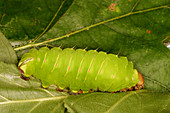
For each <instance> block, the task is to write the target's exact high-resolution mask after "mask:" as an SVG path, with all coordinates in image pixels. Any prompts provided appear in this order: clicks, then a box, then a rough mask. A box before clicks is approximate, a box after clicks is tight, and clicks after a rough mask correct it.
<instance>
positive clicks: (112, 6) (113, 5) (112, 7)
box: [109, 3, 117, 11]
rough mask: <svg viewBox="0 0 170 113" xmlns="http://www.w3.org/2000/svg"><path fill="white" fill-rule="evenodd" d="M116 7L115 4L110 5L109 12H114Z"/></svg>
mask: <svg viewBox="0 0 170 113" xmlns="http://www.w3.org/2000/svg"><path fill="white" fill-rule="evenodd" d="M116 5H117V4H116V3H112V4H110V6H109V9H110V11H114V10H115V6H116Z"/></svg>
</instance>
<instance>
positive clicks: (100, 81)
mask: <svg viewBox="0 0 170 113" xmlns="http://www.w3.org/2000/svg"><path fill="white" fill-rule="evenodd" d="M18 68H19V70H20V71H21V73H22V76H24V77H30V76H31V75H33V76H34V77H35V78H37V79H40V80H41V82H42V87H44V88H47V87H49V86H50V85H51V84H55V85H57V86H58V87H59V88H60V89H65V88H68V87H69V89H70V91H71V92H79V91H82V92H88V91H89V90H94V91H97V90H100V91H107V92H116V91H120V90H121V89H125V88H126V89H130V88H134V87H136V88H138V89H141V88H143V80H142V81H141V80H140V78H141V76H139V75H140V74H138V72H137V70H136V69H133V64H132V62H131V61H129V62H128V60H127V58H126V57H120V58H119V57H118V56H117V55H114V54H107V53H105V52H97V51H95V50H89V51H86V50H83V49H77V50H74V49H72V48H66V49H64V50H62V49H61V48H59V47H54V48H52V49H49V48H47V47H42V48H41V49H39V50H37V49H35V48H33V49H31V50H30V51H29V52H28V53H26V54H24V55H23V56H22V58H21V60H20V62H19V65H18Z"/></svg>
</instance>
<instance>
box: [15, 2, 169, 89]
mask: <svg viewBox="0 0 170 113" xmlns="http://www.w3.org/2000/svg"><path fill="white" fill-rule="evenodd" d="M169 10H170V9H169V0H156V1H154V2H153V0H131V1H128V0H127V1H123V0H119V1H114V0H111V1H103V0H93V1H91V0H81V1H79V0H75V1H74V2H73V3H72V5H71V7H69V9H68V11H67V12H66V13H65V14H64V16H62V18H61V19H60V20H59V21H58V22H57V23H56V24H55V25H54V26H53V27H52V28H51V29H50V30H49V31H48V32H47V33H46V34H45V35H44V36H43V37H42V39H41V41H44V40H45V41H44V42H40V43H35V44H29V45H26V46H23V47H20V48H16V49H15V50H20V49H24V48H28V47H32V46H39V45H43V44H46V43H50V42H52V43H51V44H53V46H62V47H63V48H66V47H74V48H83V49H84V48H88V49H96V48H97V49H98V50H99V51H100V50H102V51H106V52H108V53H114V54H119V55H120V56H127V57H128V59H129V60H131V61H133V63H134V67H135V68H136V69H137V70H138V71H139V72H140V73H142V75H143V76H144V78H145V88H147V89H150V90H154V91H162V92H169V91H170V82H169V80H170V76H169V75H170V71H169V69H170V59H169V57H170V51H169V50H168V49H167V48H166V47H165V46H164V45H163V43H162V41H163V39H165V37H167V34H168V33H169V28H170V23H169V22H170V21H169V19H168V18H169ZM51 38H53V39H51ZM56 40H57V41H56Z"/></svg>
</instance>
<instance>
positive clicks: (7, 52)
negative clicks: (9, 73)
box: [0, 32, 17, 64]
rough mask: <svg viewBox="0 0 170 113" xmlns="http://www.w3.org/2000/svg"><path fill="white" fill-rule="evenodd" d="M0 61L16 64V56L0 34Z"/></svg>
mask: <svg viewBox="0 0 170 113" xmlns="http://www.w3.org/2000/svg"><path fill="white" fill-rule="evenodd" d="M0 61H3V62H6V63H11V64H16V63H17V56H16V53H15V51H14V50H13V48H12V46H11V44H10V43H9V41H8V40H7V39H6V38H5V36H4V35H3V34H2V33H1V32H0Z"/></svg>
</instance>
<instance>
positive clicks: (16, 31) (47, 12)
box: [0, 0, 72, 40]
mask: <svg viewBox="0 0 170 113" xmlns="http://www.w3.org/2000/svg"><path fill="white" fill-rule="evenodd" d="M62 3H63V4H62ZM71 3H72V0H66V1H63V0H29V1H28V0H1V1H0V30H1V31H2V32H3V33H4V34H5V36H6V37H7V38H8V39H12V40H18V39H22V40H23V39H24V40H28V39H32V38H35V37H37V36H38V35H40V33H41V32H43V31H44V29H45V27H46V26H48V29H49V28H51V27H52V26H53V25H54V24H55V23H56V22H57V21H58V20H59V18H60V17H61V16H62V15H63V14H64V13H65V12H66V11H67V9H68V7H69V6H70V5H71ZM61 4H62V7H61V8H60V5H61ZM52 18H54V21H51V20H52ZM48 29H47V30H48Z"/></svg>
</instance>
